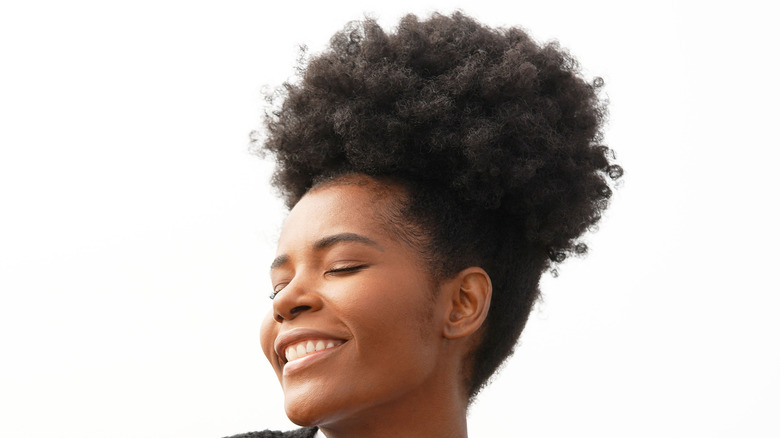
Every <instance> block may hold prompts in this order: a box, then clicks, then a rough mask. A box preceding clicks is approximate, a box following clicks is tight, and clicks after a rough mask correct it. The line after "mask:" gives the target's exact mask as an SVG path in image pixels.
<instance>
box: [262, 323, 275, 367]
mask: <svg viewBox="0 0 780 438" xmlns="http://www.w3.org/2000/svg"><path fill="white" fill-rule="evenodd" d="M278 332H279V324H277V323H276V321H275V320H274V317H273V310H269V311H268V313H267V314H266V315H265V318H264V319H263V323H262V324H261V325H260V346H261V347H262V348H263V353H264V354H265V357H266V358H267V359H268V361H269V362H271V365H274V364H275V362H276V353H275V352H274V341H276V335H277V334H278ZM274 369H276V367H275V366H274Z"/></svg>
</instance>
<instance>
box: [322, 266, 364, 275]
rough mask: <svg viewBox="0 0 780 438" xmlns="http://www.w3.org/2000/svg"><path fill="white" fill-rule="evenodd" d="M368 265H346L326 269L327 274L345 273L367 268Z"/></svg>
mask: <svg viewBox="0 0 780 438" xmlns="http://www.w3.org/2000/svg"><path fill="white" fill-rule="evenodd" d="M367 267H368V265H357V266H346V267H343V268H336V269H329V270H327V271H325V273H326V274H345V273H349V272H355V271H359V270H361V269H365V268H367Z"/></svg>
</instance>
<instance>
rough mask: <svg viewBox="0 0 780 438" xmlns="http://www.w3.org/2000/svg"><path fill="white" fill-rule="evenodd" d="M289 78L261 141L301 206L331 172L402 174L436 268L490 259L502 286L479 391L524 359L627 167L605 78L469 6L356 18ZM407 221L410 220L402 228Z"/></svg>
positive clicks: (474, 365) (488, 326)
mask: <svg viewBox="0 0 780 438" xmlns="http://www.w3.org/2000/svg"><path fill="white" fill-rule="evenodd" d="M300 71H301V77H300V81H299V82H296V83H286V84H284V90H283V92H282V96H283V103H282V104H281V106H280V107H279V108H278V109H277V110H276V111H274V112H272V113H270V114H268V115H267V116H266V121H265V122H266V128H267V135H266V138H265V140H264V144H263V145H262V149H263V150H264V151H267V152H270V153H272V154H273V155H274V156H275V158H276V161H277V170H276V173H275V174H274V178H273V182H274V185H275V186H276V187H277V188H279V189H280V191H281V192H282V194H283V196H284V197H285V200H286V203H287V205H288V207H292V206H294V205H295V204H296V203H297V202H298V200H299V199H300V198H301V197H302V196H303V195H304V194H305V193H306V192H307V191H308V190H310V189H311V188H312V187H313V186H315V185H317V184H318V183H319V182H321V181H324V180H328V179H332V178H337V177H339V176H343V175H348V174H364V175H368V176H371V177H374V178H379V179H389V180H392V181H396V182H398V183H399V184H401V185H402V186H403V187H404V188H405V189H406V192H407V197H406V199H404V200H403V202H402V204H399V205H398V208H397V212H396V213H397V214H396V215H394V216H397V217H399V218H401V219H400V222H405V223H407V224H408V225H410V226H412V227H417V228H421V229H422V230H424V234H425V236H426V238H425V239H424V240H425V241H424V242H421V246H422V247H423V249H422V252H424V253H425V254H426V255H427V260H429V261H430V269H431V271H432V273H433V274H434V275H435V276H436V277H439V278H442V277H444V278H446V277H450V276H452V275H454V274H456V273H457V272H459V271H460V270H461V269H464V268H466V267H468V266H481V267H483V268H484V269H485V270H486V271H487V272H488V274H489V275H490V278H491V280H492V282H493V298H492V302H491V307H490V310H489V313H488V317H487V320H486V323H485V326H484V328H483V330H484V332H483V333H484V336H482V341H481V342H480V344H479V346H478V347H477V348H476V350H475V351H474V352H473V354H472V357H471V358H470V359H471V360H470V363H471V366H470V371H471V372H470V373H469V374H470V375H469V376H467V381H466V383H467V388H468V397H469V400H473V398H474V396H475V395H476V394H477V393H478V392H479V390H480V389H481V388H482V387H483V386H484V385H485V384H486V382H487V381H488V379H489V378H490V376H491V375H492V374H493V373H494V372H495V371H496V369H497V368H498V367H499V366H500V365H501V363H502V362H503V361H504V360H505V359H506V358H507V357H509V356H510V355H511V354H512V352H513V349H514V346H515V344H516V342H517V339H518V338H519V336H520V333H521V331H522V330H523V327H524V326H525V323H526V320H527V319H528V315H529V313H530V311H531V308H532V306H533V303H534V301H535V300H536V298H537V296H538V295H539V280H540V277H541V275H542V273H543V272H544V271H545V270H547V269H549V268H550V267H551V264H555V263H559V262H561V261H563V259H565V258H566V256H567V255H569V254H573V253H574V254H583V253H585V252H586V251H587V247H586V246H585V245H584V244H583V243H580V242H579V241H578V239H579V237H580V235H581V234H582V233H583V232H585V231H586V230H588V229H589V228H591V227H592V226H593V225H595V224H596V222H598V220H599V219H600V217H601V214H602V211H603V210H604V209H605V208H606V207H607V204H608V200H609V198H610V196H611V194H612V190H611V188H610V186H611V185H612V184H611V183H612V182H613V181H612V180H615V179H617V178H619V177H620V176H621V175H622V172H623V170H622V168H621V167H620V166H618V165H616V164H614V163H613V160H614V157H613V156H612V153H611V151H610V150H609V149H608V148H607V147H605V146H603V145H601V141H602V133H601V127H602V125H603V121H604V118H605V114H606V111H605V104H604V102H603V101H602V100H601V99H600V98H599V96H598V91H599V89H600V87H601V86H602V85H603V81H602V80H601V79H598V78H597V79H595V80H593V81H591V82H588V81H586V80H584V79H583V78H582V77H581V74H580V71H579V66H578V64H577V62H576V61H575V60H574V59H573V58H572V57H571V56H570V55H569V54H568V53H567V52H566V51H565V50H563V49H561V48H560V47H559V46H558V44H557V43H555V42H553V43H548V44H545V45H540V44H537V43H536V42H534V41H533V40H532V39H531V38H530V37H529V36H528V34H526V33H525V32H524V31H523V30H521V29H519V28H508V29H494V28H490V27H487V26H484V25H482V24H480V23H478V22H476V21H475V20H474V19H472V18H470V17H468V16H466V15H464V14H463V13H460V12H457V13H454V14H452V15H451V16H445V15H439V14H434V15H432V16H431V17H430V18H429V19H427V20H424V21H420V20H419V19H418V18H417V17H416V16H414V15H407V16H405V17H403V18H402V19H401V21H400V24H399V25H398V27H397V29H396V31H395V32H394V33H386V32H385V31H383V30H382V28H381V27H380V26H379V25H378V24H377V23H376V22H375V21H373V20H371V19H366V20H363V21H360V22H355V23H351V24H349V25H348V26H347V27H346V28H345V29H344V30H342V31H340V32H338V33H336V34H335V35H334V36H333V38H332V39H331V42H330V47H329V49H327V50H326V51H325V52H324V53H321V54H319V55H317V56H315V57H313V58H311V59H309V60H308V64H306V65H303V66H302V67H301V69H300ZM400 226H401V227H403V224H401V225H400Z"/></svg>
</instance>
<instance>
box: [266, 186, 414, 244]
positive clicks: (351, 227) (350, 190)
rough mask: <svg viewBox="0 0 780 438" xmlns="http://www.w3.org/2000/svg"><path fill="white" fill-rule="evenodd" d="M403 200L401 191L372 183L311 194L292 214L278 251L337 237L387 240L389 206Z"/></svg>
mask: <svg viewBox="0 0 780 438" xmlns="http://www.w3.org/2000/svg"><path fill="white" fill-rule="evenodd" d="M401 196H403V190H402V189H401V188H400V187H394V186H388V185H384V184H381V183H375V182H372V181H371V180H370V179H366V180H363V179H361V180H359V181H358V183H350V182H347V183H338V182H331V183H327V184H324V185H321V186H318V187H315V188H314V189H312V190H310V191H309V192H308V193H307V194H306V195H305V196H304V197H303V198H301V200H300V201H298V203H297V204H296V205H295V207H293V209H292V210H291V211H290V214H289V216H288V217H287V219H286V220H285V221H284V225H283V226H282V233H281V236H280V237H279V245H278V246H279V250H280V251H281V250H283V248H285V247H288V246H296V245H302V244H305V243H306V242H311V241H313V240H316V239H319V238H322V237H326V236H328V235H332V234H337V233H359V234H362V235H366V236H369V237H372V238H380V237H383V236H387V235H388V234H389V233H388V230H387V227H388V224H386V223H385V221H384V220H383V219H382V218H383V216H385V215H384V214H383V213H385V212H386V210H387V208H388V205H389V203H390V202H391V201H392V200H393V199H396V198H397V197H401Z"/></svg>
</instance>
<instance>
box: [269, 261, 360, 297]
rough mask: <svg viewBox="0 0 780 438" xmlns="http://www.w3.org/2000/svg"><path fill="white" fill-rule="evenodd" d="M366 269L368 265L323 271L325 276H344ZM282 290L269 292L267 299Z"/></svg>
mask: <svg viewBox="0 0 780 438" xmlns="http://www.w3.org/2000/svg"><path fill="white" fill-rule="evenodd" d="M367 267H368V265H355V266H347V267H345V268H338V269H329V270H327V271H325V274H345V273H349V272H357V271H360V270H361V269H365V268H367ZM285 286H286V285H285ZM283 290H284V287H282V288H280V289H279V290H277V291H273V292H271V295H269V296H268V298H270V299H272V300H273V299H274V298H276V295H278V294H279V292H281V291H283Z"/></svg>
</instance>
